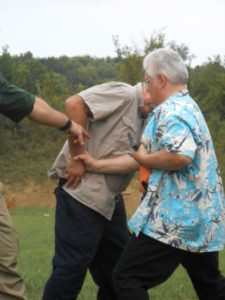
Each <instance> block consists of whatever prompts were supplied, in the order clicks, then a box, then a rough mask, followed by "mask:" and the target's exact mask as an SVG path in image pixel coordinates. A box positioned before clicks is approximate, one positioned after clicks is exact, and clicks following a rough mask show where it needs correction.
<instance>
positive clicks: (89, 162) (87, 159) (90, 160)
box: [73, 151, 97, 172]
mask: <svg viewBox="0 0 225 300" xmlns="http://www.w3.org/2000/svg"><path fill="white" fill-rule="evenodd" d="M73 159H74V160H78V161H79V160H81V161H82V162H83V163H84V164H85V166H86V168H87V170H88V171H92V172H94V171H95V164H96V161H97V160H96V159H95V158H94V157H93V156H91V155H90V154H89V153H88V152H87V151H85V153H83V154H79V155H77V156H75V157H74V158H73Z"/></svg>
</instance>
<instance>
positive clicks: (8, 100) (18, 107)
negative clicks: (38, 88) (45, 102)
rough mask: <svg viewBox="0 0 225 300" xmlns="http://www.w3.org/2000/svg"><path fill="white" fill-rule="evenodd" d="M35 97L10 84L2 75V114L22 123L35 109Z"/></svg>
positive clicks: (0, 101)
mask: <svg viewBox="0 0 225 300" xmlns="http://www.w3.org/2000/svg"><path fill="white" fill-rule="evenodd" d="M34 101H35V97H34V96H33V95H32V94H30V93H28V92H27V91H25V90H23V89H21V88H19V87H17V86H15V85H13V84H10V83H9V82H8V81H6V80H5V79H4V77H2V75H1V74H0V113H2V114H3V115H5V116H6V117H8V118H10V119H11V120H12V121H14V122H19V121H21V120H22V119H23V118H24V117H25V116H27V115H28V114H29V113H31V111H32V110H33V107H34Z"/></svg>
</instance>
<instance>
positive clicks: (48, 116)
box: [28, 97, 69, 128]
mask: <svg viewBox="0 0 225 300" xmlns="http://www.w3.org/2000/svg"><path fill="white" fill-rule="evenodd" d="M28 118H29V119H31V120H32V121H34V122H36V123H39V124H43V125H46V126H51V127H55V128H61V127H63V126H65V124H66V123H67V122H68V119H69V118H68V117H67V116H66V115H65V114H64V113H61V112H59V111H57V110H55V109H53V108H52V107H51V106H49V105H48V104H47V103H46V102H45V101H44V100H42V99H40V98H38V97H36V98H35V102H34V108H33V110H32V112H31V113H30V114H29V115H28Z"/></svg>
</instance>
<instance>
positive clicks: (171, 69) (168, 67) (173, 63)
mask: <svg viewBox="0 0 225 300" xmlns="http://www.w3.org/2000/svg"><path fill="white" fill-rule="evenodd" d="M143 67H144V70H145V72H146V74H147V75H148V76H150V77H151V78H154V77H155V76H156V75H157V74H160V73H161V74H164V75H165V76H166V77H167V78H168V79H169V80H170V81H171V82H172V83H174V84H179V83H182V84H186V83H187V82H188V70H187V67H186V65H185V63H184V61H183V59H182V58H181V56H180V55H179V54H178V53H177V52H175V51H174V50H172V49H170V48H160V49H155V50H153V51H151V52H150V53H149V54H148V55H147V56H145V58H144V61H143Z"/></svg>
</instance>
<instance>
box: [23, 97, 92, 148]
mask: <svg viewBox="0 0 225 300" xmlns="http://www.w3.org/2000/svg"><path fill="white" fill-rule="evenodd" d="M28 118H29V119H30V120H32V121H33V122H36V123H39V124H43V125H47V126H52V127H55V128H59V129H62V130H63V131H65V132H66V133H67V134H68V135H70V136H71V138H72V139H73V140H76V141H78V142H79V143H80V144H83V143H84V138H89V135H88V133H87V132H86V130H84V128H83V127H82V126H80V125H79V124H76V123H75V122H73V121H70V120H69V118H68V117H67V116H66V115H65V114H64V113H61V112H59V111H57V110H55V109H53V108H52V107H51V106H50V105H48V104H47V102H45V101H44V100H42V99H41V98H38V97H36V98H35V102H34V107H33V110H32V112H31V113H30V114H29V115H28Z"/></svg>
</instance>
